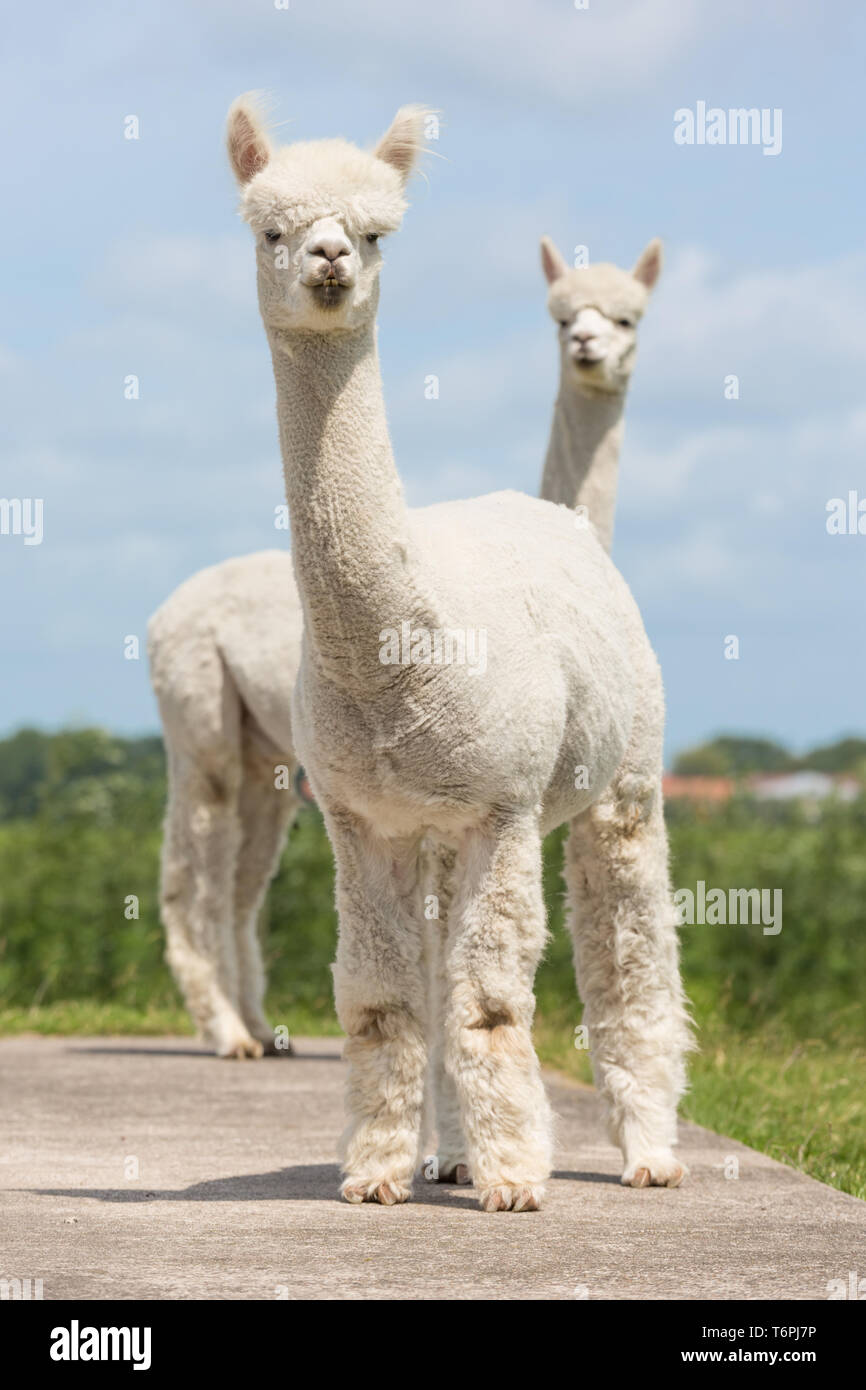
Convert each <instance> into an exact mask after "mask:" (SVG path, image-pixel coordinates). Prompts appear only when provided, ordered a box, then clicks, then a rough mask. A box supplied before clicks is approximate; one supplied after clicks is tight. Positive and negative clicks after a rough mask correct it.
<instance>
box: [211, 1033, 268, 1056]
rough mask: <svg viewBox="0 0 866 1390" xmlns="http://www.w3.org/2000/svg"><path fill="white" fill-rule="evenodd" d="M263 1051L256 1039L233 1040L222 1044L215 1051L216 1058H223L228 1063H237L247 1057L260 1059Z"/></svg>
mask: <svg viewBox="0 0 866 1390" xmlns="http://www.w3.org/2000/svg"><path fill="white" fill-rule="evenodd" d="M264 1051H265V1049H264V1048H263V1047H262V1044H261V1043H260V1042H259V1041H258V1039H257V1038H235V1039H233V1040H232V1041H230V1042H227V1043H223V1045H222V1047H219V1048H218V1049H217V1056H218V1057H225V1058H227V1059H228V1060H229V1061H237V1060H239V1059H246V1058H248V1057H262V1056H264Z"/></svg>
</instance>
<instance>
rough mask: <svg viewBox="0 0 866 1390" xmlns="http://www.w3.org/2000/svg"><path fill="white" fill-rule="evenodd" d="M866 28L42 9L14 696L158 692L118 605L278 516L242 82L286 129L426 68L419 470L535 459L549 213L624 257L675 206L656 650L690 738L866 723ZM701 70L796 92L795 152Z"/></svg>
mask: <svg viewBox="0 0 866 1390" xmlns="http://www.w3.org/2000/svg"><path fill="white" fill-rule="evenodd" d="M864 28H866V22H864V18H863V15H862V13H860V14H858V7H857V6H855V5H854V4H853V3H850V4H849V3H836V4H834V5H833V6H832V7H830V8H829V9H827V8H823V7H819V6H815V5H814V4H812V3H808V4H807V3H802V0H766V3H764V4H762V5H761V6H760V7H758V6H755V5H754V3H752V2H751V0H729V3H726V4H725V5H714V4H710V3H707V0H611V2H610V3H603V2H602V0H589V8H588V9H587V10H584V11H578V10H576V9H575V7H574V4H573V2H572V0H532V3H524V4H518V3H515V0H497V3H495V4H493V3H486V0H439V3H437V4H436V5H435V6H429V5H423V4H417V3H414V4H413V3H409V4H407V3H398V0H368V3H366V4H365V5H363V6H361V5H357V4H355V3H348V0H329V3H328V4H327V5H322V4H321V3H320V0H291V4H290V8H289V9H288V10H278V9H276V8H275V6H274V5H273V4H272V3H267V0H259V2H258V3H241V0H222V2H221V0H213V2H212V3H207V4H204V3H201V4H200V3H192V2H191V0H175V2H174V3H147V4H143V5H140V6H136V7H132V6H130V7H119V6H116V5H109V4H107V3H105V4H101V3H95V4H90V5H85V6H84V7H83V8H79V7H76V8H75V10H71V9H70V8H69V7H68V6H66V5H61V4H58V3H48V4H47V5H43V6H39V7H35V8H34V7H32V6H29V7H23V6H19V7H17V11H16V13H15V14H14V15H13V16H12V17H11V18H10V19H9V20H8V21H7V33H8V37H7V43H6V44H5V46H4V57H3V59H2V78H3V80H2V83H0V103H2V107H3V118H4V119H3V129H4V131H5V150H4V156H5V157H4V185H5V193H6V207H7V213H6V217H5V219H4V221H3V225H2V228H0V235H2V239H3V243H4V245H3V255H2V257H0V281H2V295H3V312H2V320H0V322H2V325H3V327H2V330H0V384H2V392H3V398H4V399H3V422H4V433H5V436H6V438H5V441H4V446H3V450H2V475H0V494H2V495H3V496H5V497H42V498H44V540H43V543H42V544H41V545H38V546H25V545H24V544H23V538H22V537H20V536H12V535H3V536H0V582H2V586H3V594H4V598H5V601H4V606H3V621H2V628H0V632H2V651H3V670H4V680H3V681H2V683H0V731H2V732H6V731H9V730H12V729H14V728H16V727H18V726H20V725H21V724H23V723H28V724H37V725H39V726H42V727H45V728H56V727H58V726H60V725H63V724H66V723H72V722H77V723H82V722H95V723H101V724H104V725H105V726H106V727H109V728H112V729H115V730H118V731H124V732H137V731H145V730H152V729H154V728H156V726H157V717H156V710H155V705H154V702H153V699H152V697H151V694H150V690H149V685H148V679H147V670H146V663H145V660H144V658H142V660H140V661H128V660H125V659H124V656H123V639H124V637H125V636H126V635H127V634H138V635H139V636H140V637H141V638H142V639H143V637H144V631H145V624H146V621H147V617H148V615H149V614H150V612H152V610H153V609H154V608H155V607H156V606H158V604H159V603H160V602H161V601H162V600H163V598H165V597H166V595H167V594H168V593H169V592H170V591H171V589H172V588H173V587H174V586H175V585H176V584H178V583H179V582H180V581H181V580H182V579H184V578H185V577H186V576H187V575H189V574H191V573H192V572H193V571H194V570H196V569H197V568H200V567H201V566H203V565H206V564H211V563H214V562H216V561H218V560H221V559H224V558H226V557H227V556H229V555H233V554H240V553H244V552H248V551H251V550H256V549H260V548H265V547H268V546H272V545H275V544H285V543H286V535H285V532H276V531H275V530H274V528H273V511H274V506H275V505H276V504H277V503H279V502H280V501H281V497H282V494H281V487H282V483H281V473H280V465H279V454H278V447H277V436H276V424H275V416H274V404H273V394H274V393H273V384H272V378H271V369H270V361H269V357H268V353H267V349H266V346H265V342H264V336H263V333H262V330H261V326H260V321H259V317H258V311H257V307H256V302H255V289H254V271H253V254H252V248H251V244H250V240H249V234H248V232H247V231H246V229H245V228H244V227H243V226H242V225H241V224H240V223H239V221H238V219H237V217H236V213H235V207H236V194H235V190H234V187H233V184H232V180H231V177H230V174H229V171H228V169H227V166H226V162H225V157H224V153H223V122H224V117H225V111H226V108H227V107H228V105H229V102H230V101H231V100H232V99H233V98H234V97H235V96H236V95H237V94H238V93H239V92H242V91H245V90H248V89H250V88H263V89H266V90H269V91H270V92H272V93H273V95H274V98H275V100H276V109H275V117H276V119H278V120H281V121H285V122H286V124H285V125H284V126H283V127H282V130H281V136H282V138H283V139H290V138H299V139H302V138H316V137H319V136H326V135H336V134H342V135H345V136H347V137H349V138H351V139H353V140H355V141H357V142H358V143H361V144H368V143H370V142H372V141H374V140H375V139H376V138H377V136H378V135H379V134H380V133H381V131H382V130H383V129H384V128H385V127H386V126H387V125H388V123H389V122H390V119H391V117H392V115H393V112H394V110H395V109H396V108H397V106H399V105H401V104H402V103H404V102H406V101H422V102H426V103H428V104H430V105H432V106H435V107H438V108H439V109H441V111H442V113H443V125H442V131H441V137H440V140H439V142H438V145H437V146H435V147H434V148H436V149H437V150H438V152H439V153H440V154H441V155H443V156H444V158H442V159H434V160H430V161H428V182H427V183H424V182H422V181H416V183H415V185H414V187H413V194H412V207H411V209H410V212H409V214H408V215H407V217H406V220H405V222H404V225H403V229H402V231H401V232H400V233H399V235H398V236H396V237H394V238H393V239H392V240H390V241H389V242H388V243H387V244H386V247H385V255H386V266H385V269H384V271H383V279H382V302H381V310H380V342H381V351H382V366H383V375H384V382H385V393H386V399H387V402H388V409H389V418H390V422H391V429H392V435H393V440H394V447H395V453H396V457H397V462H398V465H399V467H400V470H401V473H402V475H403V477H404V479H405V482H406V487H407V492H408V495H409V498H410V500H411V501H413V502H416V503H422V502H427V501H433V500H438V499H442V498H447V497H457V496H473V495H476V494H478V493H480V492H485V491H489V490H492V489H495V488H498V487H502V486H511V487H517V488H522V489H525V490H527V491H535V490H536V489H537V486H538V480H539V477H540V470H541V463H542V459H543V454H544V449H545V445H546V439H547V431H548V427H549V421H550V410H551V405H552V401H553V396H554V392H555V380H556V371H557V355H556V346H555V339H554V330H553V326H552V324H551V322H550V320H549V319H548V317H547V314H546V311H545V308H544V286H543V282H542V278H541V274H540V271H539V268H538V250H537V243H538V238H539V236H540V235H541V234H542V233H549V234H551V235H552V236H554V238H555V239H556V240H557V242H558V244H559V245H560V246H561V247H562V248H563V249H564V250H566V251H567V250H568V248H570V247H572V246H574V245H576V244H586V245H587V246H588V247H589V249H590V255H591V257H592V259H594V260H616V261H619V262H620V263H622V264H626V265H628V264H631V263H632V262H633V261H634V259H635V258H636V256H637V254H638V252H639V251H640V250H641V249H642V247H643V246H644V245H645V243H646V242H647V241H648V240H649V238H650V237H651V236H654V235H660V236H662V237H663V238H664V241H665V247H666V256H667V261H666V266H665V271H664V275H663V278H662V280H661V282H660V284H659V287H658V290H657V292H656V296H655V299H654V302H653V303H652V305H651V308H650V310H649V312H648V315H647V318H646V320H645V322H644V324H643V325H642V331H641V347H640V355H639V360H638V365H637V368H636V370H635V375H634V379H633V384H632V390H631V394H630V398H629V407H628V415H627V426H626V437H625V447H624V451H623V459H622V471H621V483H620V504H619V514H618V525H617V536H616V540H615V550H614V558H615V559H616V561H617V563H618V564H619V566H620V568H621V569H622V571H623V573H624V574H625V575H626V577H627V579H628V580H629V582H630V583H631V585H632V587H633V589H634V592H635V594H636V596H637V599H638V602H639V603H640V606H641V608H642V611H643V613H644V616H645V620H646V624H647V628H648V630H649V633H650V636H651V639H652V641H653V643H654V645H655V647H656V650H657V652H658V654H659V657H660V659H661V663H662V668H663V671H664V674H665V683H666V687H667V692H668V706H669V747H670V748H672V749H676V748H679V747H682V746H684V745H686V744H689V743H692V742H694V741H696V740H697V739H699V738H701V737H704V736H706V735H709V734H712V733H713V732H716V731H717V730H720V729H740V730H745V731H756V732H764V733H767V734H770V735H774V736H777V737H780V738H782V739H784V740H786V741H788V742H790V743H792V744H793V745H794V746H797V747H802V746H805V745H808V744H810V743H814V742H818V741H823V740H826V739H830V738H832V737H834V736H836V735H838V734H840V733H843V732H847V731H858V730H859V731H862V730H863V728H864V726H866V717H864V710H863V692H864V689H866V624H864V605H866V585H864V573H866V535H863V536H860V535H856V536H830V535H828V533H827V531H826V527H825V516H826V512H825V508H826V503H827V501H828V499H830V498H833V497H838V496H842V497H847V494H848V493H849V491H851V490H852V489H854V490H859V494H860V496H861V497H863V498H866V468H864V455H866V406H864V400H863V391H862V382H863V380H864V374H866V274H864V272H866V250H864V242H863V221H864V218H863V213H864V207H863V203H864V189H863V178H862V162H863V151H862V144H861V143H860V142H861V136H860V131H861V129H862V116H861V112H860V110H859V109H858V106H857V105H855V102H856V101H857V100H858V98H859V93H860V91H861V90H862V53H863V47H864V44H863V40H864V32H863V31H864ZM9 31H11V32H9ZM699 100H703V101H706V102H707V104H708V105H709V106H720V107H723V108H729V107H737V106H748V107H752V106H754V107H758V108H764V107H767V108H781V111H782V131H783V139H782V150H781V153H780V154H779V155H778V156H776V157H767V156H764V155H763V153H762V151H761V149H760V148H759V147H752V146H706V145H705V146H693V147H683V146H679V145H677V144H675V143H674V139H673V129H674V112H675V110H677V109H678V108H681V107H691V108H694V107H695V104H696V103H697V102H698V101H699ZM128 115H136V116H137V117H138V119H139V122H140V138H139V139H138V140H137V141H130V140H126V139H124V134H123V131H124V118H125V117H126V116H128ZM130 373H134V374H135V375H137V376H138V377H139V378H140V382H141V396H140V399H139V400H137V401H128V400H125V399H124V390H123V383H124V378H125V377H126V376H127V375H128V374H130ZM430 373H435V374H436V375H437V376H438V377H439V379H440V396H439V399H438V400H436V401H429V400H427V399H425V395H424V379H425V377H426V376H427V375H428V374H430ZM730 373H735V374H736V375H737V376H738V377H739V381H740V397H739V399H738V400H735V401H731V400H726V399H725V396H724V390H723V383H724V378H725V376H726V375H728V374H730ZM728 634H736V635H737V636H738V638H739V643H740V658H739V660H738V661H728V660H725V658H724V639H725V637H726V636H727V635H728Z"/></svg>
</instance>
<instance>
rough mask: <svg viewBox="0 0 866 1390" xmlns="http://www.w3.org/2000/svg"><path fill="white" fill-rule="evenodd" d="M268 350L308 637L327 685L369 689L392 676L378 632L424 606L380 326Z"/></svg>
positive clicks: (279, 338) (279, 342) (275, 337)
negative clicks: (388, 413)
mask: <svg viewBox="0 0 866 1390" xmlns="http://www.w3.org/2000/svg"><path fill="white" fill-rule="evenodd" d="M270 342H271V352H272V356H273V361H274V376H275V378H276V385H277V409H278V414H279V425H280V445H281V448H282V454H283V469H284V474H285V483H286V498H287V501H288V504H289V514H290V518H291V528H292V554H293V559H294V565H295V572H296V574H297V578H298V587H299V589H300V593H301V599H302V603H303V608H304V624H305V631H306V635H307V638H308V641H309V643H310V644H311V648H312V654H313V659H314V660H315V661H316V662H317V663H318V664H319V666H320V668H321V669H323V670H324V671H325V673H326V674H327V675H328V677H329V678H330V679H331V680H333V681H335V682H337V683H338V684H342V685H344V686H346V687H347V688H348V687H353V686H354V685H356V684H358V685H360V686H365V687H367V688H368V687H369V685H370V683H371V682H373V683H374V684H375V683H376V682H377V679H378V678H381V677H382V676H383V675H384V674H385V669H384V668H383V667H382V665H381V663H379V660H378V654H379V648H380V645H381V642H380V638H379V633H380V632H381V630H382V628H385V627H391V626H397V627H398V628H399V625H400V622H401V621H402V620H403V619H406V618H410V619H411V617H412V616H413V611H414V610H415V609H416V607H417V605H415V604H414V603H413V602H412V585H411V581H410V576H409V574H408V553H409V550H408V539H407V515H406V506H405V502H404V500H403V491H402V487H401V485H400V480H399V477H398V475H397V471H396V468H395V466H394V458H393V454H392V452H391V441H390V438H389V435H388V426H387V421H386V419H385V405H384V400H383V397H382V382H381V376H380V372H379V359H378V354H377V351H376V337H375V326H374V325H370V326H369V327H365V328H363V329H360V330H358V331H357V332H352V333H349V332H346V333H333V334H313V333H305V334H302V333H292V334H290V335H282V334H276V333H275V334H272V335H270Z"/></svg>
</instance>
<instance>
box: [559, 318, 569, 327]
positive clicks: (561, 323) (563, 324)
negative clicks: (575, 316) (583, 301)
mask: <svg viewBox="0 0 866 1390" xmlns="http://www.w3.org/2000/svg"><path fill="white" fill-rule="evenodd" d="M556 321H557V323H558V324H559V326H560V328H567V327H568V319H557V320H556Z"/></svg>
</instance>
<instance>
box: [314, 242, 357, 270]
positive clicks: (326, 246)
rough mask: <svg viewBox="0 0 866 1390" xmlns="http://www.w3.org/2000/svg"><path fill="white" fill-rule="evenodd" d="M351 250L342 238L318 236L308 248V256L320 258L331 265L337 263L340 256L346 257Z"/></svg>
mask: <svg viewBox="0 0 866 1390" xmlns="http://www.w3.org/2000/svg"><path fill="white" fill-rule="evenodd" d="M351 250H352V248H351V246H350V245H349V243H348V241H347V240H346V238H345V237H344V236H337V235H328V236H320V237H318V238H317V240H316V241H315V242H314V243H313V245H312V246H311V247H310V248H309V255H311V256H321V257H322V259H323V260H325V261H329V262H330V264H331V265H333V264H334V261H338V260H339V259H340V257H341V256H348V255H349V253H350V251H351Z"/></svg>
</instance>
